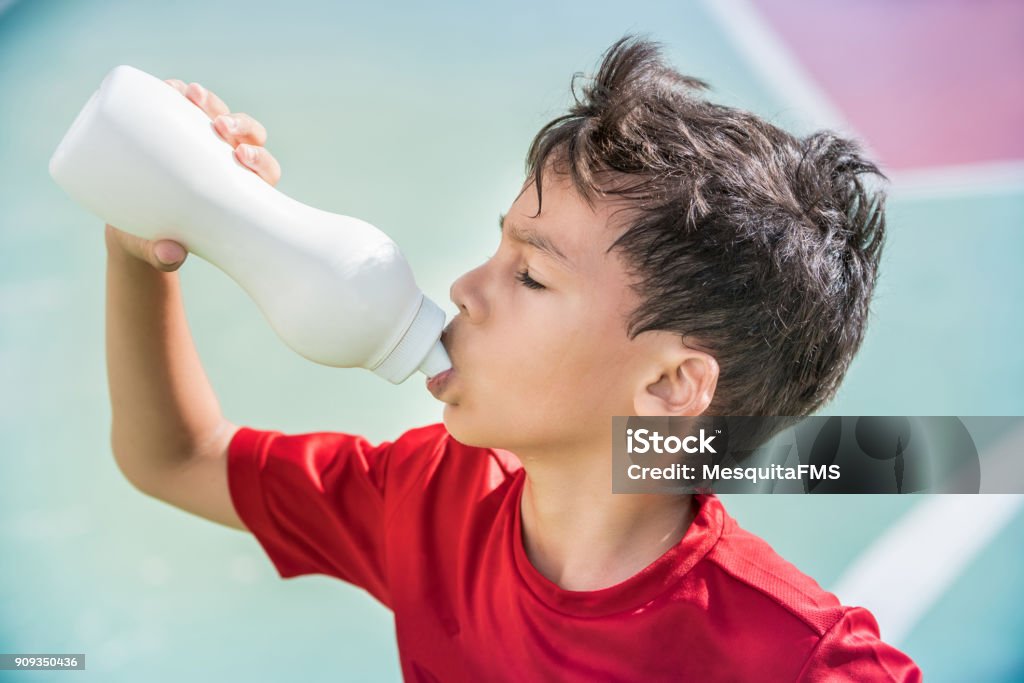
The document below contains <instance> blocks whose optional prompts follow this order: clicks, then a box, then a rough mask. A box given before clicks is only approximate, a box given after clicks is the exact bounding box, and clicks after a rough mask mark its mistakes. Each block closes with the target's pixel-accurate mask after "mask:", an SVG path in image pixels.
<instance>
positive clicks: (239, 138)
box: [106, 78, 281, 272]
mask: <svg viewBox="0 0 1024 683" xmlns="http://www.w3.org/2000/svg"><path fill="white" fill-rule="evenodd" d="M165 83H167V84H169V85H170V86H171V87H173V88H174V89H175V90H177V91H178V92H180V93H181V94H182V95H184V96H185V97H187V98H188V99H190V100H192V102H193V103H195V105H196V106H197V107H199V108H200V109H202V110H203V111H204V112H205V113H206V115H207V116H209V117H210V119H211V120H212V121H213V129H214V130H215V131H217V134H218V135H220V136H221V138H223V139H224V140H225V141H226V142H228V143H229V144H230V145H231V146H232V147H234V148H235V158H236V159H238V161H239V162H240V163H241V164H243V165H244V166H246V167H247V168H249V169H250V170H252V171H253V172H254V173H255V174H256V175H258V176H259V177H261V178H263V179H264V180H266V181H267V182H268V183H270V184H271V185H277V182H278V181H279V180H280V179H281V165H280V164H279V163H277V159H275V158H274V157H273V155H272V154H271V153H270V152H268V151H267V150H266V148H265V147H264V145H265V144H266V142H267V130H266V129H265V128H264V127H263V125H262V124H261V123H260V122H259V121H257V120H256V119H254V118H252V117H251V116H249V115H248V114H241V113H235V114H232V113H231V112H230V110H229V109H228V106H227V105H226V104H224V102H223V100H221V99H220V98H219V97H217V96H216V95H215V94H213V93H212V92H210V91H209V90H206V89H205V88H203V86H201V85H199V84H198V83H189V84H188V85H186V84H185V83H184V82H183V81H179V80H178V79H176V78H169V79H167V80H166V81H165ZM106 241H107V248H108V250H109V249H118V250H120V251H122V252H124V253H127V254H130V255H131V256H134V257H136V258H138V259H141V260H142V261H145V262H146V263H148V264H150V265H151V266H153V267H154V268H156V269H157V270H162V271H165V272H171V271H174V270H177V269H178V268H180V267H181V264H182V263H184V262H185V257H186V256H187V255H188V252H187V251H186V250H185V247H183V246H182V245H181V244H180V243H178V242H175V241H173V240H146V239H143V238H141V237H136V236H135V235H132V234H129V233H127V232H124V231H122V230H118V229H117V228H115V227H114V226H112V225H110V224H109V223H108V224H107V227H106Z"/></svg>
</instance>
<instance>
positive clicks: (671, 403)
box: [633, 344, 718, 415]
mask: <svg viewBox="0 0 1024 683" xmlns="http://www.w3.org/2000/svg"><path fill="white" fill-rule="evenodd" d="M656 360H657V361H658V362H656V363H655V364H654V365H653V366H652V367H651V372H650V374H649V375H647V376H646V377H643V378H641V381H640V382H639V384H638V386H637V389H636V394H635V395H634V397H633V409H634V410H635V411H636V414H637V415H700V414H702V413H703V412H704V411H705V410H707V407H708V406H709V405H710V404H711V399H712V397H713V396H714V395H715V387H716V386H717V384H718V361H716V360H715V358H714V356H711V355H710V354H708V353H705V352H703V351H698V350H697V349H693V348H690V347H688V346H684V345H681V344H680V345H679V346H678V347H674V348H666V349H665V350H664V352H663V353H661V354H659V355H658V356H657V357H656Z"/></svg>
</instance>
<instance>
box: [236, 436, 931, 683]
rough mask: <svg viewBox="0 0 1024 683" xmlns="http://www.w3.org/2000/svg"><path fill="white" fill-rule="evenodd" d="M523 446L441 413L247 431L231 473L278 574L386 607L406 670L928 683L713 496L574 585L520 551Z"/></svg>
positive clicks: (868, 625) (239, 439)
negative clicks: (677, 534)
mask: <svg viewBox="0 0 1024 683" xmlns="http://www.w3.org/2000/svg"><path fill="white" fill-rule="evenodd" d="M525 476H526V475H525V472H524V471H523V469H522V468H521V466H520V464H519V462H518V461H517V460H516V458H515V456H514V455H513V454H511V453H508V452H506V451H501V450H492V449H484V448H475V447H469V446H465V445H463V444H460V443H459V442H457V441H456V440H455V439H454V438H452V437H451V436H450V435H449V434H448V432H447V431H446V430H445V428H444V425H443V424H435V425H430V426H427V427H422V428H418V429H412V430H409V431H408V432H406V433H405V434H403V435H402V436H401V437H399V438H398V439H397V440H395V441H394V442H385V443H382V444H379V445H376V446H375V445H372V444H370V443H369V442H368V441H367V440H366V439H364V438H363V437H360V436H355V435H350V434H339V433H317V434H303V435H284V434H281V433H280V432H271V431H256V430H252V429H249V428H245V427H243V428H241V429H239V431H238V432H237V433H236V434H235V436H234V437H233V439H232V441H231V445H230V448H229V455H228V477H229V483H230V489H231V496H232V500H233V501H234V505H235V508H236V509H237V511H238V514H239V516H240V517H241V519H242V521H243V522H244V523H245V524H246V526H248V528H249V529H250V530H251V531H252V533H253V534H254V535H255V537H256V539H257V540H258V541H259V543H260V544H261V545H262V546H263V548H264V550H265V551H266V553H267V555H268V556H269V557H270V560H271V561H272V562H273V563H274V566H275V567H276V569H277V571H278V573H279V574H280V575H281V576H282V577H283V578H288V577H293V576H299V575H302V574H326V575H329V576H334V577H337V578H339V579H342V580H344V581H348V582H350V583H353V584H355V585H357V586H360V587H362V588H364V589H366V590H367V591H369V592H370V594H372V595H373V596H374V597H376V598H377V599H378V600H380V601H381V602H382V603H383V604H384V605H386V606H387V607H389V608H390V609H391V610H392V611H393V612H394V615H395V630H396V633H397V638H398V649H399V653H400V656H401V664H402V672H403V674H404V676H405V679H406V680H407V681H415V682H417V683H419V682H423V683H426V682H430V683H435V682H438V681H443V682H444V683H451V682H453V681H514V682H516V683H521V682H523V681H531V682H533V681H558V682H560V683H565V682H571V681H587V682H591V681H645V682H647V681H701V682H706V681H771V682H772V683H777V682H779V681H797V680H799V681H920V680H921V672H920V670H919V669H918V668H917V666H915V664H914V662H913V661H911V660H910V659H909V658H908V657H907V656H906V655H905V654H903V653H902V652H900V651H899V650H897V649H895V648H893V647H891V646H889V645H887V644H886V643H884V642H882V641H881V640H879V634H878V625H877V623H876V622H875V619H874V617H873V616H872V615H871V613H870V612H868V611H867V610H866V609H863V608H861V607H844V606H842V605H841V604H840V603H839V601H838V600H837V599H836V597H835V596H834V595H832V594H831V593H828V592H826V591H825V590H823V589H822V588H821V587H820V586H819V585H818V584H817V583H816V582H815V581H814V580H813V579H811V578H810V577H808V576H806V575H805V574H803V573H801V572H800V571H799V570H798V569H797V568H796V567H794V566H793V565H791V564H790V563H788V562H786V561H785V560H784V559H782V558H781V557H780V556H779V555H778V554H776V553H775V551H774V550H772V548H771V546H769V545H768V544H767V543H766V542H765V541H763V540H761V539H760V538H758V537H757V536H754V535H753V534H751V533H749V532H747V531H745V530H743V529H741V528H740V527H739V526H738V525H737V524H736V521H735V520H734V519H733V518H732V517H730V516H729V514H728V513H726V511H725V509H724V508H723V507H722V503H721V501H720V500H719V499H718V498H717V497H716V496H714V495H702V496H696V497H695V499H696V501H697V503H698V504H699V512H698V513H697V516H696V518H695V519H694V521H693V523H692V524H691V526H690V528H689V530H687V532H686V534H685V536H684V537H683V538H682V540H680V542H679V543H678V544H677V545H675V546H674V547H672V548H671V549H669V550H668V551H667V552H665V554H663V555H662V556H661V557H660V558H658V559H657V560H655V561H654V562H653V563H652V564H651V565H649V566H648V567H646V568H645V569H643V570H642V571H641V572H639V573H638V574H636V575H635V576H633V577H631V578H629V579H627V580H625V581H623V582H621V583H619V584H617V585H615V586H611V587H609V588H604V589H602V590H596V591H568V590H564V589H562V588H560V587H559V586H557V585H556V584H555V583H553V582H551V581H549V580H548V579H546V578H545V577H544V576H543V575H541V574H540V573H539V572H538V571H537V570H536V569H535V568H534V567H533V565H532V564H531V563H530V560H529V558H528V557H527V555H526V553H525V551H524V549H523V543H522V536H521V533H520V508H519V501H520V497H521V494H522V490H523V482H524V480H525Z"/></svg>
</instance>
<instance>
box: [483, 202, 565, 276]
mask: <svg viewBox="0 0 1024 683" xmlns="http://www.w3.org/2000/svg"><path fill="white" fill-rule="evenodd" d="M506 229H507V230H508V236H509V238H510V239H512V240H515V241H516V242H522V243H524V244H529V245H530V246H531V247H533V248H535V249H537V250H539V251H541V252H543V253H545V254H547V255H548V256H550V257H552V258H553V259H555V260H556V261H559V262H560V263H561V264H562V265H563V266H565V267H566V268H568V269H570V270H574V267H573V265H572V261H570V260H569V257H568V256H566V255H565V254H564V253H562V250H561V249H559V248H558V247H556V246H555V244H554V242H552V241H551V240H549V239H548V238H547V237H545V236H544V235H541V234H539V233H537V232H536V231H534V230H528V229H526V228H522V227H520V226H518V225H514V224H512V223H508V224H507V225H506V221H505V214H503V213H499V214H498V232H501V233H502V234H504V233H505V231H506Z"/></svg>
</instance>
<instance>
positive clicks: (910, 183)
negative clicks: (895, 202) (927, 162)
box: [886, 161, 1024, 199]
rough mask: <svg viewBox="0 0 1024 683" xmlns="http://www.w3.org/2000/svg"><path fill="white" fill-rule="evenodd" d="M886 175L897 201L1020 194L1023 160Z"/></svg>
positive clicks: (1022, 190)
mask: <svg viewBox="0 0 1024 683" xmlns="http://www.w3.org/2000/svg"><path fill="white" fill-rule="evenodd" d="M886 175H888V176H889V178H890V179H891V180H892V185H893V189H894V190H895V193H896V194H898V195H899V197H900V198H901V199H946V198H951V197H960V196H964V195H969V196H975V195H988V194H1009V193H1014V192H1024V161H992V162H983V163H976V164H963V165H960V166H942V167H936V168H920V169H913V170H908V171H893V172H891V173H887V174H886Z"/></svg>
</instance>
